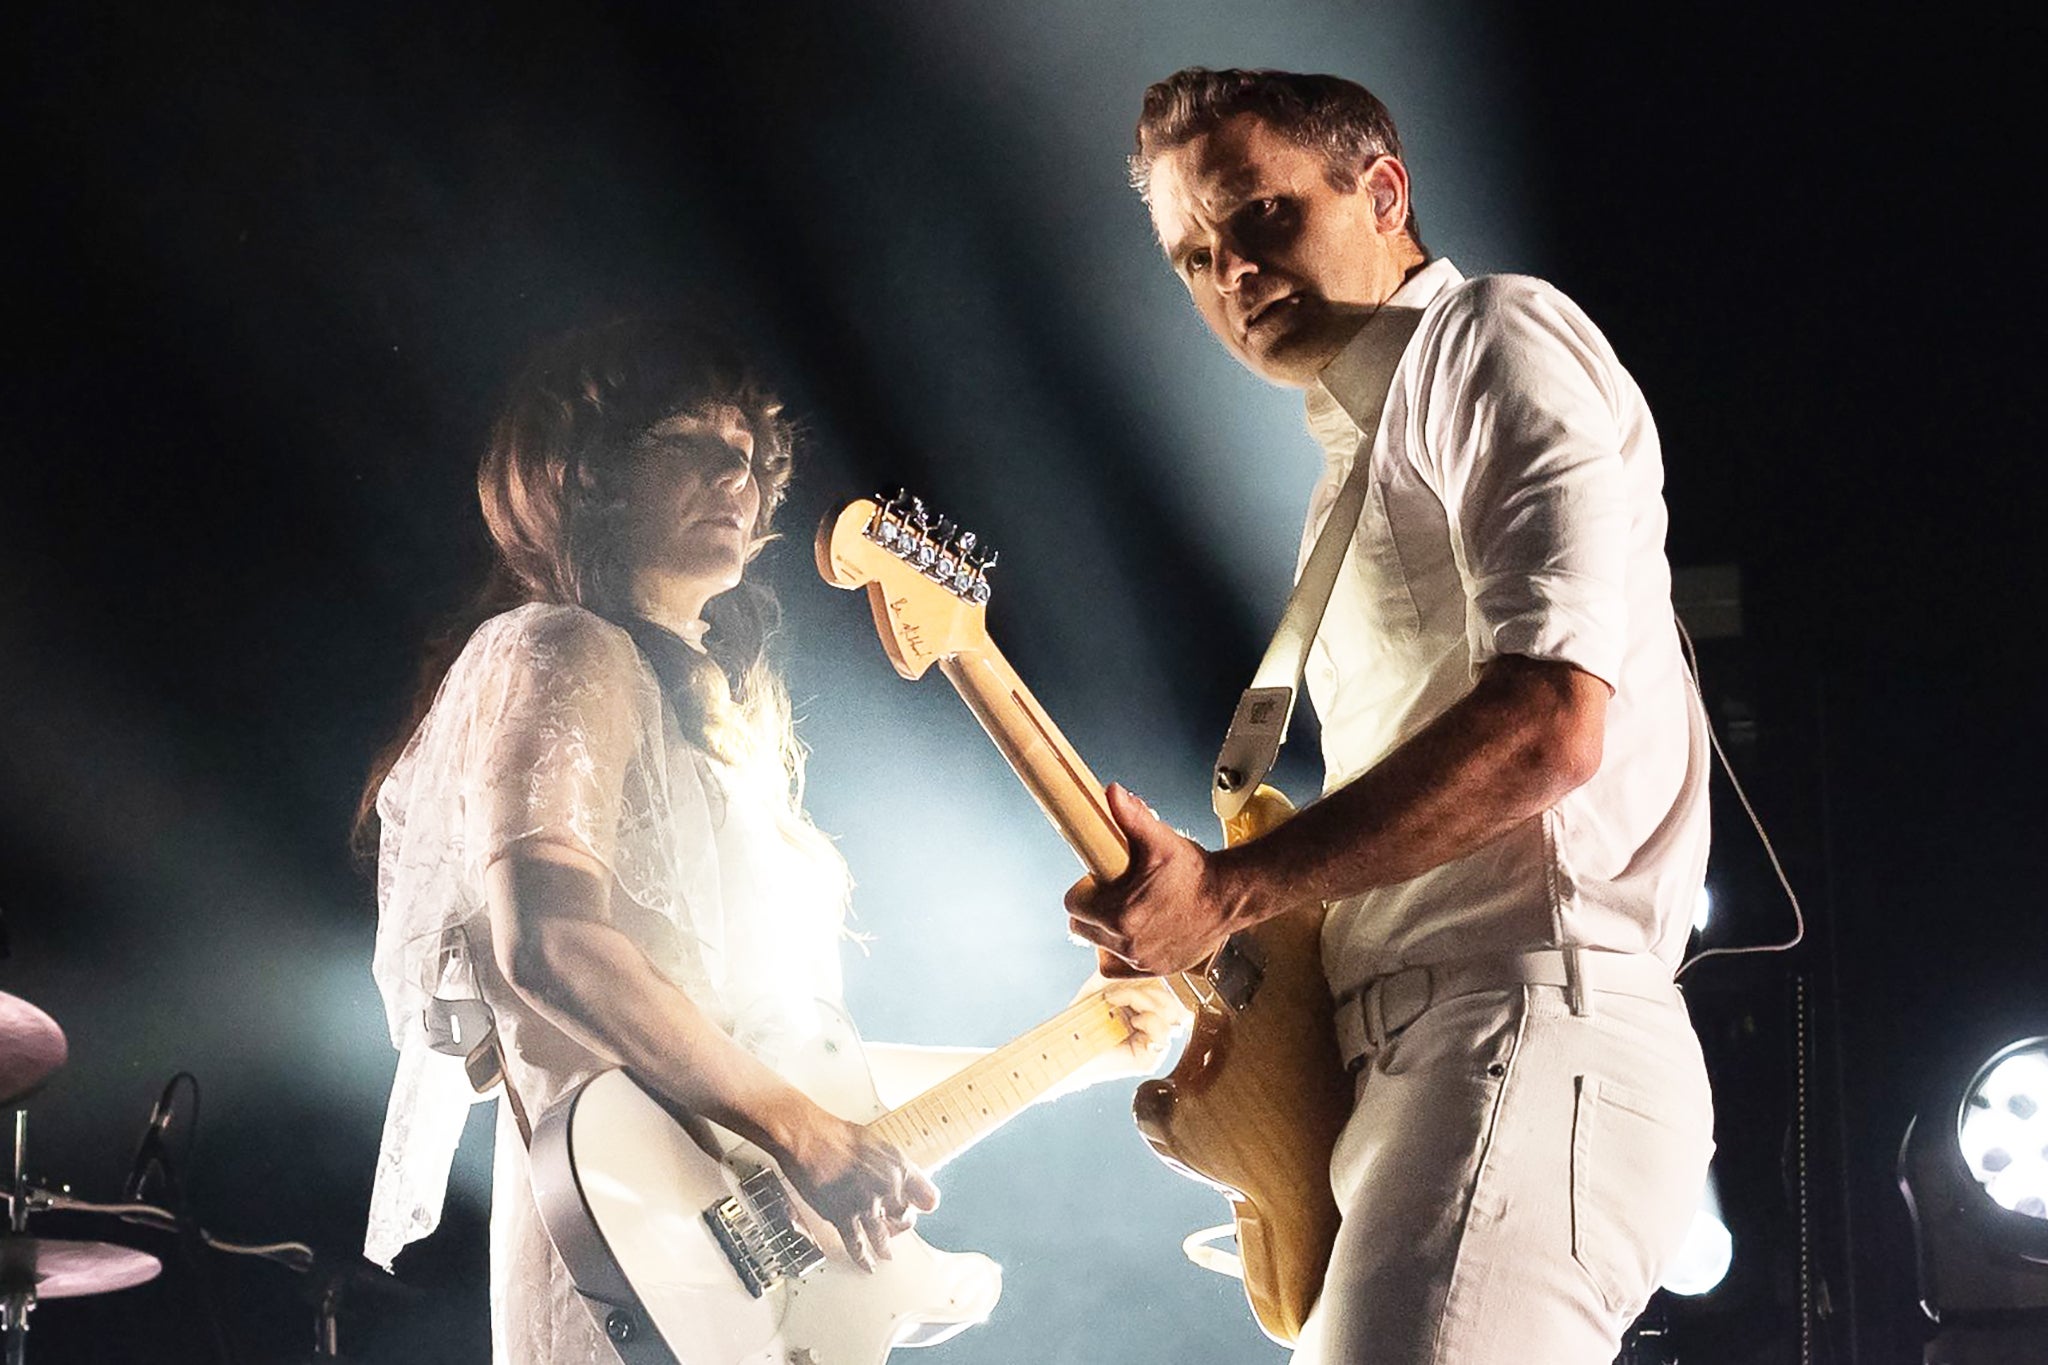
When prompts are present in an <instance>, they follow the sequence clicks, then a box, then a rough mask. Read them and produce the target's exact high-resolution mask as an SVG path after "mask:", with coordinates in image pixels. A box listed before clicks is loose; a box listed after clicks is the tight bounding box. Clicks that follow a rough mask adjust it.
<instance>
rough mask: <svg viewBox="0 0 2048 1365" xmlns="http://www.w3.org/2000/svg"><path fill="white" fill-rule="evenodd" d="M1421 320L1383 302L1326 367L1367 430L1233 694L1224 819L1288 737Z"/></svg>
mask: <svg viewBox="0 0 2048 1365" xmlns="http://www.w3.org/2000/svg"><path fill="white" fill-rule="evenodd" d="M1421 321H1422V310H1421V309H1419V308H1389V307H1386V306H1382V307H1381V308H1380V309H1379V310H1378V311H1377V312H1375V313H1374V314H1373V315H1372V316H1371V317H1370V318H1367V319H1366V323H1365V326H1364V327H1363V328H1362V329H1360V331H1359V333H1358V336H1357V337H1356V338H1355V339H1353V340H1352V342H1351V343H1350V344H1349V345H1347V346H1346V347H1345V348H1344V350H1343V351H1342V352H1341V353H1340V354H1339V355H1338V356H1337V358H1336V359H1335V360H1333V361H1331V362H1330V368H1329V369H1328V370H1326V371H1325V372H1324V383H1325V384H1326V386H1328V387H1329V389H1330V393H1331V395H1332V396H1333V397H1335V398H1336V399H1337V401H1338V402H1339V403H1340V404H1342V405H1343V408H1344V411H1345V412H1346V413H1347V414H1348V415H1349V416H1350V418H1351V420H1352V422H1353V423H1355V424H1356V425H1357V427H1358V429H1359V430H1360V431H1361V432H1363V433H1364V439H1363V440H1362V441H1360V443H1359V446H1358V454H1357V455H1355V456H1354V457H1352V461H1351V472H1350V473H1349V474H1348V475H1346V476H1345V478H1344V486H1343V487H1342V488H1340V489H1338V491H1337V500H1336V502H1334V503H1332V504H1331V506H1330V515H1329V518H1328V519H1327V520H1325V521H1324V522H1323V529H1322V532H1321V534H1319V535H1318V536H1317V537H1316V544H1315V548H1314V549H1313V550H1310V551H1309V556H1308V562H1307V563H1306V564H1304V565H1302V569H1301V577H1300V578H1299V579H1297V580H1296V581H1295V584H1294V594H1293V596H1291V597H1289V598H1288V599H1287V609H1286V610H1285V611H1283V612H1282V613H1281V614H1280V626H1279V628H1278V629H1277V630H1275V631H1274V632H1273V643H1272V644H1270V645H1268V646H1267V647H1266V657H1265V658H1263V659H1261V660H1260V661H1259V668H1258V672H1256V673H1254V674H1253V675H1252V685H1251V686H1250V687H1248V688H1246V689H1245V691H1244V695H1243V696H1242V697H1240V698H1238V702H1237V712H1236V714H1235V715H1233V716H1232V717H1231V718H1230V730H1229V732H1228V733H1227V734H1225V735H1224V737H1223V749H1222V752H1220V753H1218V754H1217V755H1216V770H1215V773H1214V775H1213V778H1212V781H1211V783H1210V789H1209V803H1210V806H1211V807H1212V808H1213V809H1214V810H1215V812H1216V814H1217V816H1218V817H1219V818H1221V819H1223V820H1229V819H1231V818H1232V817H1233V816H1235V815H1236V814H1237V813H1238V812H1239V811H1241V810H1243V809H1244V806H1245V803H1246V802H1247V801H1249V800H1251V796H1252V793H1253V792H1254V791H1257V790H1258V786H1259V783H1261V782H1263V781H1265V779H1266V774H1267V773H1269V772H1271V771H1272V768H1273V760H1274V759H1276V758H1278V757H1279V755H1280V745H1281V742H1282V741H1283V740H1285V739H1286V738H1287V723H1288V722H1289V721H1290V720H1292V719H1293V718H1294V698H1295V695H1296V693H1297V692H1298V691H1299V690H1300V687H1301V673H1302V668H1303V667H1304V666H1305V665H1306V664H1307V662H1308V650H1309V645H1310V644H1311V643H1313V642H1314V640H1315V638H1316V630H1317V628H1318V627H1319V626H1321V625H1322V623H1323V612H1324V611H1325V610H1326V609H1328V607H1329V605H1330V593H1331V592H1332V591H1333V590H1334V589H1335V588H1336V586H1337V571H1338V569H1339V568H1341V567H1342V566H1343V563H1344V554H1345V552H1346V551H1347V550H1349V549H1350V548H1351V542H1352V541H1353V540H1354V539H1356V533H1357V530H1358V519H1359V517H1360V515H1361V514H1362V513H1363V512H1364V511H1365V497H1366V492H1367V490H1368V485H1369V483H1370V480H1369V478H1368V476H1367V473H1366V470H1367V468H1368V466H1370V465H1371V463H1372V446H1373V441H1374V440H1375V439H1377V437H1378V435H1379V429H1380V415H1381V413H1382V412H1383V411H1384V410H1385V409H1386V406H1387V389H1388V388H1389V386H1391V385H1392V384H1393V382H1394V370H1395V368H1396V367H1397V366H1399V364H1400V363H1401V354H1402V352H1403V351H1405V350H1406V349H1407V348H1408V339H1409V338H1410V337H1411V336H1413V335H1414V334H1415V328H1416V324H1418V323H1419V322H1421ZM1331 381H1335V382H1334V383H1332V382H1331Z"/></svg>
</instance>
